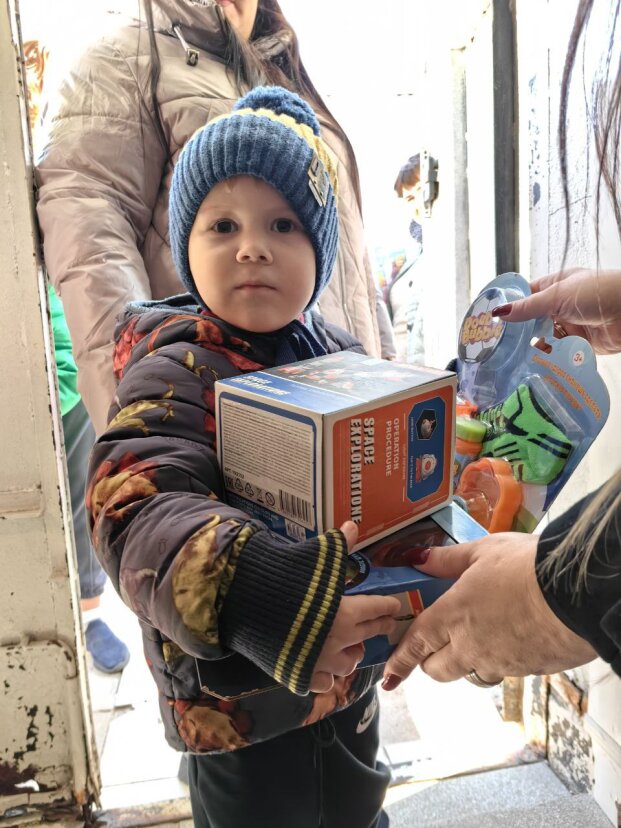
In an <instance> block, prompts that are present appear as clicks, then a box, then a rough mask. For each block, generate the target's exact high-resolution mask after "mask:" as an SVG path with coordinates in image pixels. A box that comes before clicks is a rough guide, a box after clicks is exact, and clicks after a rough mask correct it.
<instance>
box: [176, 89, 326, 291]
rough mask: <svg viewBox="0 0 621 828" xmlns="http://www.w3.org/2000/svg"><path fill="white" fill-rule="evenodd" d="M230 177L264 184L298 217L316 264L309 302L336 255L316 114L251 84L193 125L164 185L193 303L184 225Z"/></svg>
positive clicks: (283, 94)
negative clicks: (228, 106)
mask: <svg viewBox="0 0 621 828" xmlns="http://www.w3.org/2000/svg"><path fill="white" fill-rule="evenodd" d="M236 175H253V176H255V177H256V178H261V179H262V180H263V181H266V182H267V183H268V184H271V185H272V187H274V188H275V189H276V190H278V192H279V193H281V195H282V196H283V197H284V198H285V200H286V201H287V202H288V203H289V205H290V206H291V208H292V209H293V211H294V213H295V214H296V215H297V217H298V219H299V220H300V222H301V223H302V225H303V227H304V230H305V232H306V234H307V236H308V237H309V239H310V241H311V243H312V245H313V248H314V250H315V260H316V268H317V273H316V277H315V290H314V292H313V295H312V296H311V299H310V302H309V303H308V307H311V305H313V304H314V303H315V302H316V301H317V299H318V298H319V295H320V294H321V292H322V291H323V289H324V288H325V286H326V285H327V284H328V281H329V279H330V275H331V273H332V268H333V267H334V260H335V258H336V248H337V244H338V219H337V212H336V198H335V196H336V192H337V180H336V169H335V164H334V161H333V160H332V157H331V155H330V153H329V152H328V150H327V148H326V145H325V143H324V142H323V140H322V139H321V137H320V134H319V122H318V120H317V116H316V115H315V113H314V112H313V110H312V109H311V108H310V106H309V105H308V104H307V103H306V102H305V101H303V100H302V99H301V98H300V97H299V96H298V95H296V94H295V93H293V92H288V91H287V90H286V89H282V88H281V87H279V86H258V87H256V88H255V89H253V90H252V91H251V92H249V93H248V94H247V95H245V96H244V97H243V98H240V99H239V100H238V101H237V103H236V104H235V107H234V108H233V111H232V112H230V113H229V114H228V115H222V116H220V117H219V118H215V119H214V120H213V121H210V122H209V123H208V124H206V125H205V126H204V127H201V128H200V129H199V130H197V132H195V133H194V135H193V136H192V137H191V138H190V140H189V141H188V142H187V143H186V145H185V146H184V148H183V150H182V152H181V154H180V156H179V160H178V161H177V164H176V165H175V170H174V173H173V179H172V185H171V188H170V202H169V233H170V245H171V248H172V255H173V260H174V262H175V267H176V268H177V272H178V273H179V276H180V277H181V281H182V282H183V284H184V285H185V287H186V288H187V290H189V291H190V293H192V294H193V295H194V296H195V297H197V299H198V300H199V301H200V296H199V295H198V291H197V289H196V285H195V284H194V279H193V278H192V274H191V272H190V264H189V261H188V241H189V238H190V231H191V229H192V225H193V224H194V220H195V218H196V214H197V212H198V209H199V207H200V206H201V204H202V202H203V199H204V198H205V196H206V195H207V194H208V193H209V191H210V190H211V188H212V187H214V186H215V185H216V184H217V183H218V182H220V181H225V180H226V179H228V178H233V177H234V176H236Z"/></svg>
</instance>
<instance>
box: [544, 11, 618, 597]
mask: <svg viewBox="0 0 621 828" xmlns="http://www.w3.org/2000/svg"><path fill="white" fill-rule="evenodd" d="M593 5H594V0H579V3H578V9H577V11H576V18H575V20H574V25H573V29H572V32H571V36H570V38H569V45H568V47H567V56H566V58H565V66H564V68H563V78H562V84H561V105H560V114H559V127H558V141H559V156H560V167H561V181H562V185H563V197H564V201H565V250H564V254H563V263H562V267H564V266H565V259H566V257H567V250H568V246H569V239H570V216H571V202H570V200H569V178H568V161H567V113H568V103H569V91H570V86H571V79H572V73H573V69H574V65H575V63H576V58H577V55H578V49H579V46H580V42H581V41H583V38H584V37H585V35H586V30H587V27H588V23H589V19H590V16H591V11H592V9H593ZM620 6H621V0H616V3H615V4H614V6H613V5H612V4H611V7H610V8H611V18H612V20H611V25H610V35H609V38H608V47H607V50H606V52H605V53H604V69H603V72H602V73H601V75H598V77H596V79H595V81H594V83H593V86H592V89H591V103H590V106H589V110H590V111H589V122H590V124H591V126H592V129H593V135H594V138H595V151H596V153H597V159H598V175H597V187H596V194H595V198H596V204H595V231H596V239H597V245H598V251H599V238H600V223H599V204H600V194H601V187H602V182H603V183H604V185H605V186H606V189H607V190H608V193H609V194H610V199H611V201H612V205H613V210H614V215H615V219H616V222H617V228H618V230H619V235H621V198H620V193H619V191H618V187H619V183H620V182H619V172H620V170H619V139H620V137H621V58H618V61H619V62H618V64H617V66H616V70H615V73H614V76H613V70H612V58H613V54H614V47H615V33H616V29H617V24H618V22H619V10H620ZM598 259H599V256H598ZM619 287H620V289H621V285H620V286H619ZM620 506H621V470H620V471H617V472H616V474H614V475H613V476H612V477H611V478H610V480H609V481H608V482H607V483H606V484H605V485H604V486H602V488H601V489H600V490H599V492H598V493H597V495H596V496H595V497H594V498H592V500H591V501H590V503H589V505H588V506H587V508H586V509H585V510H584V511H583V512H582V514H581V515H580V517H579V518H578V520H577V521H576V523H575V524H574V525H573V526H572V528H571V530H570V531H569V532H568V534H567V535H566V536H565V538H564V539H563V540H562V542H561V543H560V544H559V546H558V547H557V548H556V549H555V550H554V551H553V552H552V553H551V554H550V555H549V556H548V557H547V558H546V559H545V561H544V562H543V565H542V566H541V568H540V570H541V572H542V573H543V574H544V575H547V576H549V578H550V580H551V581H552V582H556V581H557V580H558V579H559V578H560V577H561V576H562V575H563V574H564V573H566V572H569V571H572V572H574V573H575V578H574V579H573V580H574V583H575V586H576V597H577V596H578V595H579V594H580V588H581V587H583V586H584V584H585V583H586V580H587V574H588V571H589V561H590V558H591V556H592V555H593V554H594V552H595V547H596V545H597V543H598V541H599V539H600V538H601V536H602V534H603V533H604V532H605V531H606V530H607V528H608V527H613V529H614V526H613V524H614V521H613V518H614V516H615V515H616V514H617V513H618V509H619V507H620ZM613 534H614V531H613ZM611 540H612V542H613V543H618V539H616V538H614V539H613V538H611Z"/></svg>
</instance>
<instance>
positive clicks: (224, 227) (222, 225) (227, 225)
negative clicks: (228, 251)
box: [213, 219, 237, 233]
mask: <svg viewBox="0 0 621 828" xmlns="http://www.w3.org/2000/svg"><path fill="white" fill-rule="evenodd" d="M213 229H214V230H215V231H216V233H233V232H234V231H235V230H237V225H236V224H235V222H234V221H233V220H232V219H219V220H218V221H217V222H216V223H215V224H214V225H213Z"/></svg>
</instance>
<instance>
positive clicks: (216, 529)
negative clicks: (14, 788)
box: [87, 87, 399, 828]
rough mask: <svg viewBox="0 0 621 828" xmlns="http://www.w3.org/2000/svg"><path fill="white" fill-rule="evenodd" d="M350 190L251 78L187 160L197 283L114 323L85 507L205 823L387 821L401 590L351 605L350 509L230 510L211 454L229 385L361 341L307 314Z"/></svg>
mask: <svg viewBox="0 0 621 828" xmlns="http://www.w3.org/2000/svg"><path fill="white" fill-rule="evenodd" d="M336 187H337V182H336V173H335V166H334V162H333V161H332V159H331V157H330V155H329V153H328V151H327V149H326V147H325V144H324V143H323V141H322V139H321V137H320V134H319V124H318V122H317V119H316V117H315V115H314V113H313V111H312V110H311V109H310V107H309V106H308V105H307V104H306V103H305V102H304V101H302V100H301V99H300V98H299V97H298V96H297V95H295V94H292V93H290V92H287V91H285V90H284V89H280V88H278V87H271V88H257V89H254V90H253V91H252V92H250V93H249V94H248V95H246V96H245V97H244V98H242V99H241V100H240V101H238V103H237V104H236V107H235V109H234V110H233V112H231V113H230V114H229V115H225V116H221V117H219V118H216V119H215V120H213V121H211V122H210V123H209V124H207V125H206V126H205V127H203V128H202V129H201V130H199V131H198V132H197V133H196V134H195V135H194V136H193V137H192V138H191V140H190V141H188V143H187V144H186V146H185V148H184V150H183V152H182V153H181V155H180V157H179V161H178V163H177V165H176V167H175V171H174V175H173V181H172V188H171V193H170V240H171V247H172V253H173V257H174V261H175V265H176V267H177V269H178V272H179V275H180V276H181V279H182V280H183V282H184V284H185V286H186V287H187V289H188V291H189V294H184V295H182V296H177V297H173V298H172V299H169V300H164V301H162V302H145V303H143V304H136V305H132V306H130V307H129V308H128V309H127V311H126V313H125V316H124V319H123V320H122V322H121V323H120V325H119V331H118V336H117V348H116V352H115V370H116V372H117V375H118V377H119V380H120V382H119V386H118V393H117V397H116V398H115V402H114V404H113V406H112V408H111V411H110V422H109V425H108V428H107V431H106V432H105V433H104V434H103V435H102V436H101V438H100V439H99V441H98V443H97V444H96V446H95V448H94V450H93V454H92V457H91V468H90V477H89V488H88V493H87V505H88V508H89V510H90V514H91V521H92V527H93V537H94V542H95V545H96V549H97V553H98V556H99V558H100V560H101V562H102V564H103V566H104V568H105V569H106V571H107V572H108V574H109V575H110V578H111V579H112V581H113V583H114V584H115V586H116V588H117V589H118V591H119V592H120V594H121V596H122V597H123V599H124V601H125V602H126V603H127V604H128V605H129V606H130V607H131V609H132V610H133V611H134V612H135V613H136V615H138V617H139V619H140V623H141V627H142V630H143V636H144V645H145V653H146V657H147V660H148V663H149V666H150V668H151V670H152V673H153V676H154V678H155V680H156V683H157V685H158V688H159V691H160V704H161V710H162V718H163V720H164V723H165V728H166V737H167V739H168V741H169V743H170V744H171V745H172V746H173V747H175V748H177V749H179V750H184V751H189V752H190V753H191V756H190V761H189V779H190V793H191V798H192V809H193V813H194V824H195V825H196V826H197V828H251V826H252V828H260V826H266V828H267V826H269V828H290V826H292V825H295V826H296V828H311V826H312V828H316V826H318V825H322V826H325V828H343V826H349V825H351V826H356V828H372V827H375V826H380V825H387V817H386V815H385V814H384V813H383V812H382V801H383V798H384V793H385V790H386V786H387V784H388V772H387V770H386V768H384V767H383V766H382V765H381V764H379V763H377V762H376V751H377V747H378V716H377V713H376V709H377V698H376V694H375V689H374V684H375V682H376V680H377V678H378V677H379V676H380V674H381V668H366V669H361V670H356V669H355V667H356V664H357V663H358V662H359V661H360V659H361V657H362V654H363V646H362V643H361V642H362V641H364V639H366V638H368V637H370V636H372V635H375V634H378V633H382V632H383V633H390V632H391V631H392V630H393V628H394V621H393V618H392V616H394V615H396V614H397V613H398V611H399V602H398V600H396V599H395V598H391V597H380V596H373V597H366V598H360V597H356V598H353V597H343V591H344V580H345V564H346V559H347V553H348V547H349V548H350V549H351V547H352V545H353V544H354V543H355V540H356V529H355V526H354V524H352V523H351V522H348V523H346V524H344V526H343V527H341V529H342V530H343V531H341V530H337V529H334V530H331V531H329V532H326V533H325V534H324V535H321V536H320V537H318V538H314V539H310V540H307V541H304V542H301V543H295V544H289V543H287V542H285V541H283V540H281V539H278V538H277V537H276V536H275V535H273V534H272V533H271V532H270V531H269V530H268V529H267V528H266V527H265V525H264V524H262V523H260V522H259V521H258V520H256V519H253V518H251V517H249V516H248V515H246V514H244V513H243V512H241V511H239V510H238V509H234V508H231V507H230V506H228V505H227V504H226V502H225V496H224V488H223V485H222V480H221V475H220V470H219V467H218V462H217V458H216V452H215V411H214V383H215V381H216V380H217V379H219V378H221V377H222V378H224V377H231V376H234V375H236V374H239V373H242V372H245V371H255V370H258V369H261V368H264V367H273V366H275V365H282V364H287V363H291V362H295V361H297V360H301V359H306V358H310V357H316V356H320V355H322V354H325V353H330V352H335V351H339V350H345V349H348V348H352V349H355V350H359V349H360V347H359V346H358V345H357V343H356V342H355V341H354V340H353V339H352V338H351V337H350V336H349V335H348V334H346V333H345V332H344V331H341V330H339V329H337V328H335V327H333V326H331V325H329V324H328V323H326V322H324V321H323V320H322V319H321V317H320V316H319V315H318V314H317V313H316V312H314V311H312V310H309V309H310V308H311V306H312V305H313V304H314V303H315V301H316V300H317V298H318V297H319V295H320V294H321V291H322V290H323V288H324V287H325V286H326V284H327V282H328V280H329V278H330V273H331V271H332V267H333V265H334V259H335V255H336V247H337V236H338V229H337V214H336V207H335V190H336ZM309 691H311V692H309ZM313 691H314V692H313ZM337 711H340V712H337ZM325 717H327V718H325Z"/></svg>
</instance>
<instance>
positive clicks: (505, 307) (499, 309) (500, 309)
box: [492, 303, 513, 316]
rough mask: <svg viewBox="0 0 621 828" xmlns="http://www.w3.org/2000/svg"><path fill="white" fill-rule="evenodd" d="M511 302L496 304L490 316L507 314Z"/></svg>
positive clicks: (509, 311)
mask: <svg viewBox="0 0 621 828" xmlns="http://www.w3.org/2000/svg"><path fill="white" fill-rule="evenodd" d="M512 307H513V306H512V304H511V303H509V304H508V305H498V307H497V308H493V309H492V316H509V314H510V313H511V308H512Z"/></svg>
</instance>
